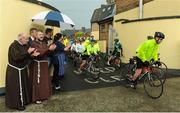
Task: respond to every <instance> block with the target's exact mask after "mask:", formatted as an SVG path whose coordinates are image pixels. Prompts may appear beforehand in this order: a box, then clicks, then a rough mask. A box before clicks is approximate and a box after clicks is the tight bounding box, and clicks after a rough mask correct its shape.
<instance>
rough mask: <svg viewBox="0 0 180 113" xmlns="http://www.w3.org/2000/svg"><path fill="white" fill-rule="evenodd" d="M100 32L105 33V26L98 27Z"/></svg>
mask: <svg viewBox="0 0 180 113" xmlns="http://www.w3.org/2000/svg"><path fill="white" fill-rule="evenodd" d="M100 31H101V32H105V24H102V25H100Z"/></svg>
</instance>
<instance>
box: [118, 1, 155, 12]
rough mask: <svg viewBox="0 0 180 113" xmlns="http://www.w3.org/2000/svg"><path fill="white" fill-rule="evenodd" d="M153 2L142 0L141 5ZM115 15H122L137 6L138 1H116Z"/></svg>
mask: <svg viewBox="0 0 180 113" xmlns="http://www.w3.org/2000/svg"><path fill="white" fill-rule="evenodd" d="M151 1H153V0H144V1H143V4H145V3H148V2H151ZM115 2H116V13H117V14H118V13H122V12H124V11H128V10H130V9H133V8H136V7H138V6H139V0H116V1H115Z"/></svg>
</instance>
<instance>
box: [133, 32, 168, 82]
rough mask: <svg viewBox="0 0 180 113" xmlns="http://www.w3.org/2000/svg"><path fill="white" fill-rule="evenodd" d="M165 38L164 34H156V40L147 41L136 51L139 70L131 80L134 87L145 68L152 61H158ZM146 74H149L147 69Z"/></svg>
mask: <svg viewBox="0 0 180 113" xmlns="http://www.w3.org/2000/svg"><path fill="white" fill-rule="evenodd" d="M164 38H165V35H164V34H163V33H162V32H155V35H154V39H152V40H147V41H145V42H144V43H142V44H141V45H140V46H139V47H138V48H137V49H136V61H137V70H136V72H135V74H134V75H133V76H132V78H131V80H130V82H131V83H132V85H136V81H137V78H138V77H139V76H140V74H141V72H142V68H143V67H148V66H149V62H150V61H151V60H152V59H153V60H154V61H156V62H157V61H158V49H159V46H160V43H161V42H162V40H163V39H164ZM144 72H147V68H145V69H144Z"/></svg>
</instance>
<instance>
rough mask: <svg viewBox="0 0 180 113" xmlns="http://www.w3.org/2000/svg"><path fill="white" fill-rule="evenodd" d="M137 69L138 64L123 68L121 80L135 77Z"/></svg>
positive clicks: (126, 65) (127, 65)
mask: <svg viewBox="0 0 180 113" xmlns="http://www.w3.org/2000/svg"><path fill="white" fill-rule="evenodd" d="M135 68H136V64H130V63H128V64H125V65H124V66H122V71H121V78H122V79H127V77H131V76H133V75H134V70H135Z"/></svg>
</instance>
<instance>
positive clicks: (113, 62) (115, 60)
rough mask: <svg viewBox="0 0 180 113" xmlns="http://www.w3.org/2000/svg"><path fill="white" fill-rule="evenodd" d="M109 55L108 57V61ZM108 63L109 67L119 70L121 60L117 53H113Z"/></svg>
mask: <svg viewBox="0 0 180 113" xmlns="http://www.w3.org/2000/svg"><path fill="white" fill-rule="evenodd" d="M110 53H112V52H110ZM111 55H112V54H111ZM111 55H109V56H108V59H109V57H110V56H111ZM109 63H110V66H113V67H115V69H120V68H121V59H120V57H119V53H115V54H114V55H113V57H112V59H111V60H110V61H109Z"/></svg>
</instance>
